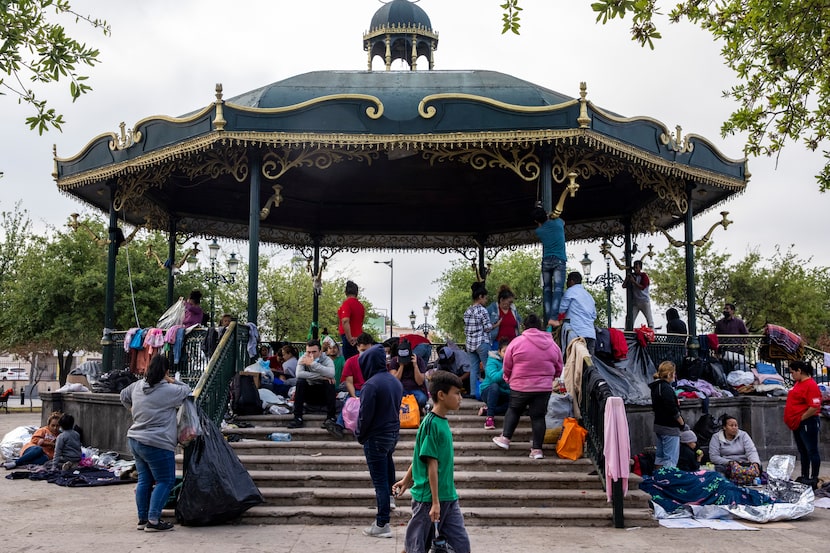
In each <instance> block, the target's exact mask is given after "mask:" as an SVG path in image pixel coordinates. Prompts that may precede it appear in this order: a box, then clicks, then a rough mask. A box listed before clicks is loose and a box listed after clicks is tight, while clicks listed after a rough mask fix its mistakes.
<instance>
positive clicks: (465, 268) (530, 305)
mask: <svg viewBox="0 0 830 553" xmlns="http://www.w3.org/2000/svg"><path fill="white" fill-rule="evenodd" d="M539 259H540V258H539V251H538V250H537V249H534V250H527V251H524V250H518V251H514V252H509V253H505V254H502V255H500V256H499V257H497V258H496V259H495V260H494V261H493V264H492V267H491V271H490V274H489V275H488V277H487V290H488V291H489V292H490V300H491V301H495V299H496V296H497V294H498V290H499V286H501V285H502V284H507V285H509V286H510V288H511V289H512V290H513V293H514V294H515V295H516V299H515V305H516V308H517V309H518V311H519V315H521V316H522V317H524V316H525V315H527V314H528V313H536V314H538V315H541V312H542V288H541V285H540V280H539V279H540V276H539ZM474 280H475V277H474V273H473V270H472V269H471V267H470V265H469V263H468V262H466V261H462V260H456V261H454V262H453V263H452V264H451V265H450V268H449V269H447V270H446V271H444V272H443V273H442V275H441V277H440V278H438V279H437V280H436V281H435V282H434V284H438V285H439V292H438V297H437V298H436V299H435V301H434V304H435V318H436V321H437V323H438V333H439V334H440V335H442V336H445V337H448V338H451V339H453V340H455V341H456V342H459V343H463V342H464V341H465V340H466V338H465V336H464V318H463V317H464V311H466V310H467V308H468V307H470V304H471V303H472V297H471V295H470V286H471V285H472V283H473V281H474Z"/></svg>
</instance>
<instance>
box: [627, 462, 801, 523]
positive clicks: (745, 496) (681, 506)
mask: <svg viewBox="0 0 830 553" xmlns="http://www.w3.org/2000/svg"><path fill="white" fill-rule="evenodd" d="M794 466H795V457H794V456H792V455H775V456H773V457H772V458H771V459H770V461H769V464H768V465H767V474H768V476H769V481H768V483H767V484H766V485H765V486H762V487H758V488H757V489H752V488H748V487H743V486H738V485H737V484H734V483H732V482H730V481H729V480H727V479H726V477H724V476H723V475H722V474H720V473H719V472H716V471H708V470H700V471H696V472H685V471H682V470H679V469H678V468H676V467H671V468H667V467H663V468H660V469H657V470H656V471H654V475H653V476H651V477H649V476H643V481H642V482H641V483H640V489H641V490H643V491H644V492H646V493H648V494H649V495H651V497H652V501H653V505H654V516H655V518H658V519H664V518H689V517H694V518H728V517H737V518H741V519H745V520H750V521H754V522H771V521H776V520H795V519H798V518H801V517H803V516H806V515H808V514H810V513H812V512H813V508H814V507H813V500H814V499H815V495H814V494H813V490H812V488H810V486H806V485H804V484H801V483H799V482H795V481H792V480H790V474H791V473H792V469H793V467H794Z"/></svg>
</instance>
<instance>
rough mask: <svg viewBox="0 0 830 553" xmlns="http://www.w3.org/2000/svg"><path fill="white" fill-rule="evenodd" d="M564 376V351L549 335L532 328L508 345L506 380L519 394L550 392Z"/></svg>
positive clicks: (505, 360) (505, 355)
mask: <svg viewBox="0 0 830 553" xmlns="http://www.w3.org/2000/svg"><path fill="white" fill-rule="evenodd" d="M561 374H562V350H560V349H559V346H557V345H556V343H555V342H554V341H553V337H552V336H551V335H550V333H549V332H543V331H541V330H538V329H535V328H528V329H527V330H525V331H524V332H522V333H521V335H519V336H517V337H516V338H515V339H513V341H512V342H510V345H509V346H507V351H506V352H505V353H504V380H505V382H507V383H508V384H509V385H510V389H511V390H516V391H517V392H550V391H551V390H552V389H553V379H554V378H557V377H559V375H561Z"/></svg>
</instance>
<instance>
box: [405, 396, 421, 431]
mask: <svg viewBox="0 0 830 553" xmlns="http://www.w3.org/2000/svg"><path fill="white" fill-rule="evenodd" d="M419 424H421V409H420V408H419V407H418V400H417V399H415V396H414V395H413V394H409V395H405V396H403V399H402V400H401V428H418V425H419Z"/></svg>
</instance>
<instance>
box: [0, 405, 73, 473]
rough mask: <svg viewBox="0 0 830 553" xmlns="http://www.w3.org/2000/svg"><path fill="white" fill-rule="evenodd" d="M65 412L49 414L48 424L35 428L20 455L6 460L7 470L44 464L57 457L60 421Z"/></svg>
mask: <svg viewBox="0 0 830 553" xmlns="http://www.w3.org/2000/svg"><path fill="white" fill-rule="evenodd" d="M62 415H63V413H61V412H59V411H54V412H53V413H52V414H51V415H49V420H47V421H46V426H42V427H40V428H38V429H37V430H35V433H34V434H32V438H31V439H30V440H29V443H27V444H25V445H24V446H23V447H22V448H21V449H20V457H18V458H17V459H12V460H10V461H6V463H5V464H4V466H5V468H6V469H7V470H11V469H14V468H17V467H20V466H24V465H43V464H45V463H46V462H47V461H50V460H51V459H52V458H54V457H55V440H57V438H58V434H59V433H60V424H59V421H60V419H61V416H62Z"/></svg>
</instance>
